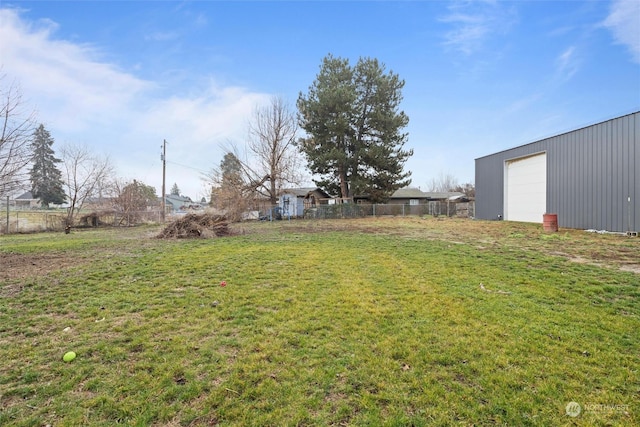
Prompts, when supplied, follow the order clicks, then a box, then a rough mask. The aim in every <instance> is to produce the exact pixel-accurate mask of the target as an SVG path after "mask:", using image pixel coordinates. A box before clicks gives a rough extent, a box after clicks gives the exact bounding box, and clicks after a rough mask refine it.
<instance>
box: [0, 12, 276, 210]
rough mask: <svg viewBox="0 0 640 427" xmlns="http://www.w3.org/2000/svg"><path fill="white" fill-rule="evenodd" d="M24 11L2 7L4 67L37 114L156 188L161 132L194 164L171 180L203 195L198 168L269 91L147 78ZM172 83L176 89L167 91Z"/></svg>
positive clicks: (64, 138)
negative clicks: (29, 17) (183, 84)
mask: <svg viewBox="0 0 640 427" xmlns="http://www.w3.org/2000/svg"><path fill="white" fill-rule="evenodd" d="M25 15H26V12H24V11H19V10H15V9H6V8H5V9H0V61H1V63H0V66H2V71H3V72H4V73H6V74H7V75H8V76H9V77H11V78H12V79H14V78H15V79H17V80H18V82H19V83H20V86H21V87H22V90H23V94H24V99H25V101H27V102H29V104H31V105H32V106H33V107H36V109H37V111H38V117H37V119H38V120H39V121H41V122H43V123H44V124H45V126H47V128H48V129H49V130H50V131H51V133H52V136H53V137H54V138H55V140H56V141H58V142H59V143H60V144H64V143H66V142H72V143H81V144H87V145H88V146H89V147H90V148H92V149H94V150H95V151H96V152H100V153H106V154H108V155H109V156H110V157H111V158H112V160H113V161H114V163H115V164H116V167H117V168H118V169H119V173H120V175H121V176H122V177H124V178H127V179H133V178H137V179H140V180H142V181H143V182H145V183H147V184H149V185H152V186H154V187H156V189H158V190H159V189H160V182H159V180H160V174H158V173H157V171H156V170H155V169H156V166H158V164H159V156H158V146H159V145H160V143H161V142H162V140H163V139H167V140H168V141H170V144H171V145H170V148H169V150H170V154H171V156H170V157H169V156H168V158H170V159H172V160H173V161H174V162H176V163H180V164H186V165H188V166H192V169H188V168H183V169H180V168H177V167H174V168H171V170H172V172H171V173H172V174H173V175H170V178H169V179H171V180H172V181H176V182H178V185H179V186H180V188H181V189H182V190H183V192H184V193H185V194H187V195H191V196H192V197H193V196H195V195H200V194H202V191H201V182H200V179H199V177H200V172H198V170H207V169H210V168H211V167H212V166H214V165H216V164H217V163H218V162H219V160H220V157H221V153H220V148H219V145H220V144H221V143H223V142H225V141H228V140H236V141H242V140H243V138H244V134H245V125H246V120H247V119H248V118H249V117H250V115H251V112H252V111H253V109H254V108H255V106H256V105H257V104H259V103H262V102H264V101H265V100H266V99H268V97H269V96H268V95H267V94H261V93H254V92H252V91H250V90H249V89H246V88H241V87H226V86H221V85H220V84H216V83H215V80H214V79H213V78H212V79H211V80H210V82H209V84H206V83H205V87H189V88H185V87H178V86H175V85H174V84H173V83H172V82H166V81H162V82H154V81H148V80H144V79H141V78H139V77H137V76H135V75H133V74H130V73H127V72H124V71H122V70H121V69H119V67H117V66H116V65H114V64H112V63H110V62H107V61H105V60H103V59H102V58H103V57H104V56H106V55H103V54H102V52H101V50H100V49H99V47H96V46H92V45H88V44H78V43H73V42H71V41H68V40H63V39H60V38H56V30H57V28H58V26H57V24H56V23H54V22H52V21H49V20H45V21H38V22H31V21H28V20H27V19H25V18H24V16H25ZM109 54H110V55H112V54H113V52H109ZM167 87H169V88H171V91H172V93H168V94H164V91H166V88H167ZM161 91H162V92H163V95H162V96H161V95H159V93H160V92H161ZM192 93H195V94H197V95H191V94H192Z"/></svg>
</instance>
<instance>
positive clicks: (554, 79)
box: [0, 0, 640, 199]
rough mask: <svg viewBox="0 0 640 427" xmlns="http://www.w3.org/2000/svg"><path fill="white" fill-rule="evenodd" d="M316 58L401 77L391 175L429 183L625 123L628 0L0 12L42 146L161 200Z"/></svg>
mask: <svg viewBox="0 0 640 427" xmlns="http://www.w3.org/2000/svg"><path fill="white" fill-rule="evenodd" d="M328 53H332V54H333V55H334V56H340V57H345V58H349V60H350V61H352V63H355V62H356V61H357V60H358V58H359V57H367V56H368V57H375V58H378V59H379V60H380V61H382V62H383V63H384V64H385V65H386V67H387V69H389V70H393V71H394V72H395V73H397V74H399V75H400V77H401V78H403V79H404V80H405V81H406V85H405V88H404V91H403V95H404V101H403V103H402V109H403V110H404V111H405V113H406V114H407V115H408V116H409V118H410V124H409V126H408V127H407V129H406V130H407V131H408V132H409V143H408V147H409V148H413V149H414V156H413V157H412V158H411V159H410V160H409V161H408V162H407V165H406V169H408V170H410V171H412V180H413V182H412V186H416V187H421V188H422V189H423V190H425V189H427V188H428V184H429V182H430V181H431V179H432V178H435V177H437V176H438V175H440V174H442V173H446V174H451V175H453V176H455V177H456V178H457V179H458V181H460V182H472V181H473V180H474V159H475V158H477V157H481V156H484V155H487V154H491V153H493V152H495V151H499V150H503V149H506V148H510V147H513V146H517V145H521V144H525V143H528V142H532V141H535V140H537V139H541V138H543V137H547V136H552V135H554V134H557V133H561V132H565V131H569V130H572V129H575V128H578V127H582V126H585V125H589V124H592V123H595V122H599V121H602V120H606V119H610V118H613V117H616V116H619V115H622V114H626V113H630V112H632V111H637V110H640V2H638V1H637V0H614V1H561V2H556V1H531V2H527V1H517V2H516V1H512V2H501V1H450V2H444V1H402V2H392V1H378V2H368V1H350V2H343V1H325V2H312V1H289V2H286V1H277V2H271V1H260V2H249V1H236V2H223V1H181V2H173V1H139V2H133V1H97V2H95V1H34V2H30V1H13V2H12V1H7V0H2V1H0V64H1V66H2V72H3V73H4V74H6V76H7V77H8V79H7V78H5V81H13V80H15V81H16V82H18V83H19V84H20V86H21V89H22V93H23V96H24V100H25V101H26V102H27V103H28V105H29V106H30V107H32V108H34V109H35V110H36V111H37V115H38V120H39V121H40V122H42V123H44V124H45V126H46V127H47V129H49V131H50V132H51V133H52V136H53V137H54V138H55V140H56V144H54V149H55V148H56V146H58V147H59V146H61V145H62V144H65V143H74V144H85V145H87V146H88V147H89V148H90V149H91V150H92V151H94V152H97V153H104V154H108V155H109V156H110V157H111V159H112V161H113V163H114V164H115V166H116V168H117V171H118V175H119V176H120V177H122V178H126V179H134V178H135V179H138V180H142V181H143V182H145V183H147V184H149V185H152V186H154V187H155V188H156V189H157V191H158V194H160V189H161V182H162V168H161V162H160V155H159V154H160V145H161V144H162V141H163V139H166V140H167V141H168V142H169V145H168V147H167V160H168V163H167V186H168V188H169V187H170V186H171V185H172V184H173V183H174V182H176V183H177V184H178V186H179V187H180V189H181V190H182V192H183V193H184V194H186V195H189V196H191V197H194V198H198V199H199V198H201V197H202V196H208V191H206V190H205V189H204V187H203V183H202V181H201V179H200V176H201V171H208V170H210V169H211V167H213V166H215V165H218V164H219V162H220V160H221V158H222V155H223V148H222V147H223V146H224V145H225V144H228V143H229V142H233V143H235V144H237V145H239V146H242V145H243V141H244V140H245V138H246V125H247V121H248V120H249V119H250V117H251V113H252V111H253V110H254V108H255V107H256V106H258V105H264V104H265V103H266V102H267V101H268V100H269V98H270V97H271V96H273V95H279V96H282V97H284V98H285V99H286V100H288V101H289V102H290V104H291V107H292V108H295V101H296V99H297V97H298V94H299V92H300V91H302V92H306V91H307V89H308V87H309V86H310V85H311V83H312V82H313V80H314V78H315V76H316V74H317V72H318V70H319V66H320V63H321V61H322V58H323V57H324V56H326V55H327V54H328Z"/></svg>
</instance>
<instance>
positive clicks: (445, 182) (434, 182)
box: [428, 172, 458, 193]
mask: <svg viewBox="0 0 640 427" xmlns="http://www.w3.org/2000/svg"><path fill="white" fill-rule="evenodd" d="M457 186H458V180H457V179H456V177H455V176H453V175H452V174H450V173H444V172H440V175H438V176H437V177H436V178H432V179H431V181H430V182H429V183H428V187H429V191H435V192H441V193H446V192H448V191H455V188H456V187H457Z"/></svg>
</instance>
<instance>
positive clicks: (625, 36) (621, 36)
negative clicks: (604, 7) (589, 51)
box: [603, 0, 640, 63]
mask: <svg viewBox="0 0 640 427" xmlns="http://www.w3.org/2000/svg"><path fill="white" fill-rule="evenodd" d="M603 25H604V26H605V27H606V28H608V29H609V30H611V32H612V33H613V37H614V38H615V40H616V43H618V44H622V45H625V46H626V47H627V48H628V49H629V52H630V53H631V57H632V59H633V61H634V62H637V63H640V1H638V0H614V1H612V2H611V9H610V12H609V16H608V17H607V19H606V20H605V21H604V23H603Z"/></svg>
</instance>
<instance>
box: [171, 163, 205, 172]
mask: <svg viewBox="0 0 640 427" xmlns="http://www.w3.org/2000/svg"><path fill="white" fill-rule="evenodd" d="M166 162H167V163H171V164H172V165H176V166H182V167H183V168H187V169H193V170H194V171H198V172H201V173H210V172H211V171H205V170H203V169H198V168H194V167H193V166H187V165H183V164H181V163H176V162H172V161H170V160H166Z"/></svg>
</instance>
